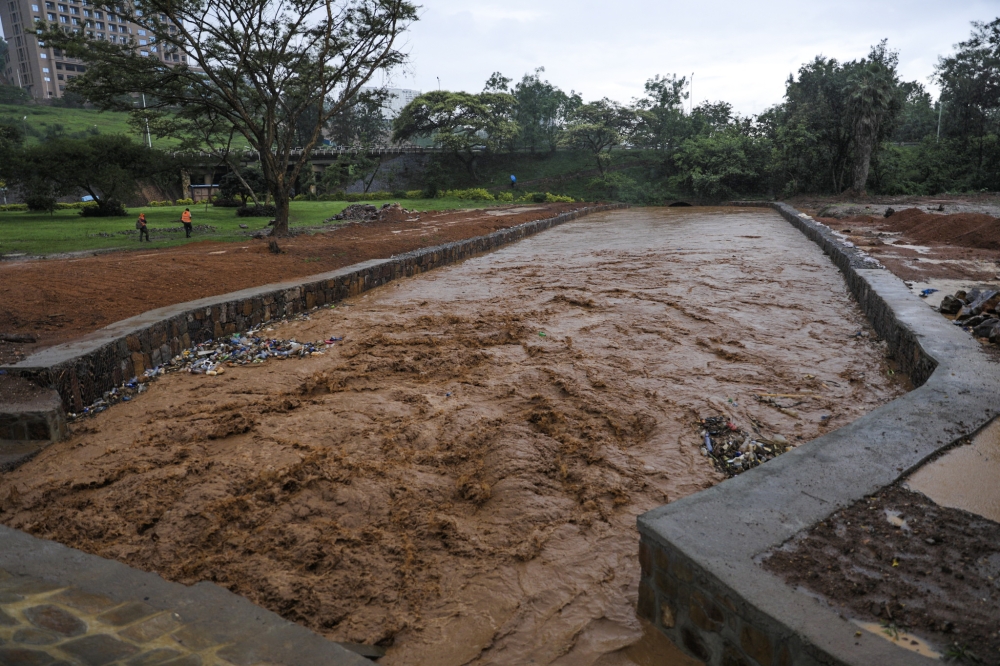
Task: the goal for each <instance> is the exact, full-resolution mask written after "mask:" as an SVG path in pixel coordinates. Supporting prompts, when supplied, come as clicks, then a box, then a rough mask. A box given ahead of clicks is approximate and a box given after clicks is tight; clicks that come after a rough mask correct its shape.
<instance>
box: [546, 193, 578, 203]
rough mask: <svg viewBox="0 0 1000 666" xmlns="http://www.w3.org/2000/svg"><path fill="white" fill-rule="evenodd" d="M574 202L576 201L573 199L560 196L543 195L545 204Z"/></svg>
mask: <svg viewBox="0 0 1000 666" xmlns="http://www.w3.org/2000/svg"><path fill="white" fill-rule="evenodd" d="M574 201H576V199H574V198H573V197H565V196H560V195H558V194H551V193H549V192H546V193H545V203H573V202H574Z"/></svg>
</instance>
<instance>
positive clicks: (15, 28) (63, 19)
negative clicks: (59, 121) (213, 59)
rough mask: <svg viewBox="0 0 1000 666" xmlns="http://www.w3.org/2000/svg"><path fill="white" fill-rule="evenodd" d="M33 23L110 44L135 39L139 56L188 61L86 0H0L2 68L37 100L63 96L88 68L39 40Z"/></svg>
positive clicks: (121, 16) (5, 74)
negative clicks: (3, 41)
mask: <svg viewBox="0 0 1000 666" xmlns="http://www.w3.org/2000/svg"><path fill="white" fill-rule="evenodd" d="M36 21H47V22H48V23H55V24H57V25H60V26H62V27H64V28H67V29H69V30H74V31H77V30H85V31H86V34H87V36H88V37H91V38H93V39H101V40H107V41H109V42H111V43H116V42H119V43H121V44H129V43H131V42H132V40H134V43H135V45H136V49H137V50H138V51H139V54H140V55H143V56H149V57H153V58H157V59H160V60H162V61H163V62H167V63H171V64H173V63H178V64H179V63H182V62H184V63H186V62H187V56H186V55H185V54H183V53H178V52H177V51H176V50H174V49H169V50H168V49H163V48H161V47H159V45H157V43H156V38H155V37H153V35H152V34H147V32H148V31H147V30H145V29H143V28H142V27H140V26H138V25H136V24H135V23H132V22H131V21H129V20H128V19H127V18H126V17H125V16H123V15H121V14H118V13H114V12H108V11H106V10H105V9H104V8H98V7H95V6H94V4H93V3H92V2H88V0H0V28H2V29H3V34H4V37H5V39H6V40H7V43H8V45H9V48H8V50H7V55H6V57H5V58H4V60H5V62H2V63H0V72H2V73H3V76H4V78H5V79H6V80H7V82H8V83H9V84H10V85H15V86H18V87H21V88H24V89H25V90H27V91H28V93H29V94H30V95H31V96H32V97H33V98H35V99H37V100H44V99H57V98H59V97H62V96H63V93H64V92H65V91H66V84H68V83H69V82H70V81H72V80H73V79H74V78H76V77H77V76H79V75H80V74H82V73H84V72H86V71H87V68H86V65H84V63H83V61H81V60H77V59H75V58H69V57H66V55H65V54H64V53H63V52H62V51H60V50H59V49H54V48H51V47H47V46H45V45H44V44H42V43H41V42H39V41H38V38H37V37H36V35H35V22H36ZM171 30H174V28H171Z"/></svg>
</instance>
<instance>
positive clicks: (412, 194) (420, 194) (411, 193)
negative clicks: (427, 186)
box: [404, 190, 424, 199]
mask: <svg viewBox="0 0 1000 666" xmlns="http://www.w3.org/2000/svg"><path fill="white" fill-rule="evenodd" d="M404 198H405V199H423V198H424V191H423V190H407V191H406V196H405V197H404Z"/></svg>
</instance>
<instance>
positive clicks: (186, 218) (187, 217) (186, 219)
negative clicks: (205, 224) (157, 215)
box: [181, 208, 193, 238]
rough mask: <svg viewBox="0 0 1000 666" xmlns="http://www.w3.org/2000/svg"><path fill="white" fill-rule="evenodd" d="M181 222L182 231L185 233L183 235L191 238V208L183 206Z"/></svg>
mask: <svg viewBox="0 0 1000 666" xmlns="http://www.w3.org/2000/svg"><path fill="white" fill-rule="evenodd" d="M181 222H183V223H184V233H185V234H187V236H185V237H186V238H191V229H192V228H193V227H192V226H191V210H190V209H188V208H185V209H184V212H183V213H181Z"/></svg>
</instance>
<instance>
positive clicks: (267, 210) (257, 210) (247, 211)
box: [236, 204, 278, 217]
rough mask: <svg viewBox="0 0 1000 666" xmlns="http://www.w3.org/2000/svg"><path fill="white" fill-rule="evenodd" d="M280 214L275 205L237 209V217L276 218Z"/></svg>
mask: <svg viewBox="0 0 1000 666" xmlns="http://www.w3.org/2000/svg"><path fill="white" fill-rule="evenodd" d="M277 214H278V209H277V208H275V206H274V204H263V205H260V206H240V207H239V208H237V209H236V217H274V216H275V215H277Z"/></svg>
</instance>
